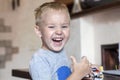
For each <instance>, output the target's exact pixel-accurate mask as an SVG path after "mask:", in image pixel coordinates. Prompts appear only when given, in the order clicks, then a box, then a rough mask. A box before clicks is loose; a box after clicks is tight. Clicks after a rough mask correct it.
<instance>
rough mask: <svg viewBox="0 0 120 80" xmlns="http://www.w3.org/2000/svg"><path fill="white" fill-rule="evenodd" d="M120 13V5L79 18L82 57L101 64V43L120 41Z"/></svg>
mask: <svg viewBox="0 0 120 80" xmlns="http://www.w3.org/2000/svg"><path fill="white" fill-rule="evenodd" d="M119 14H120V8H119V7H118V8H113V9H109V10H104V11H102V12H98V13H95V14H89V15H86V16H82V17H80V18H79V19H80V20H79V24H80V25H79V27H80V35H81V36H80V42H81V43H80V45H81V48H80V49H81V53H80V55H81V57H82V56H84V55H85V56H87V57H88V59H89V60H90V62H92V63H96V64H99V65H101V45H103V44H113V43H118V42H120V37H119V36H120V31H119V30H120V26H119V25H120V16H119ZM76 35H77V34H76Z"/></svg>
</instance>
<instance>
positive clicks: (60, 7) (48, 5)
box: [35, 2, 70, 26]
mask: <svg viewBox="0 0 120 80" xmlns="http://www.w3.org/2000/svg"><path fill="white" fill-rule="evenodd" d="M48 9H53V10H65V11H66V12H67V13H68V16H69V18H70V15H69V11H68V8H67V7H66V5H65V4H63V3H58V2H47V3H44V4H43V5H41V6H39V7H38V8H37V9H35V20H36V22H35V23H36V25H38V26H39V25H40V22H41V19H42V18H41V16H42V14H43V13H44V12H45V11H47V10H48Z"/></svg>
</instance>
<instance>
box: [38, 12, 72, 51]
mask: <svg viewBox="0 0 120 80" xmlns="http://www.w3.org/2000/svg"><path fill="white" fill-rule="evenodd" d="M69 27H70V18H69V16H68V13H67V12H66V11H64V10H57V11H56V10H48V11H46V12H45V13H43V15H42V25H41V26H40V29H39V31H40V33H41V39H42V48H43V49H47V50H52V51H55V52H59V51H61V50H62V49H63V47H64V45H65V44H66V42H67V41H68V39H69V34H70V33H69V31H70V29H69Z"/></svg>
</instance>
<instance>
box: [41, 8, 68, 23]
mask: <svg viewBox="0 0 120 80" xmlns="http://www.w3.org/2000/svg"><path fill="white" fill-rule="evenodd" d="M41 18H42V20H47V19H49V20H50V19H55V20H57V19H59V18H61V19H63V20H65V21H70V17H69V13H68V12H67V11H66V10H54V9H48V10H46V11H44V13H42V15H41Z"/></svg>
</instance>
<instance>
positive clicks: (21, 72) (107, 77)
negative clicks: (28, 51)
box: [12, 69, 120, 80]
mask: <svg viewBox="0 0 120 80" xmlns="http://www.w3.org/2000/svg"><path fill="white" fill-rule="evenodd" d="M116 72H118V71H114V72H113V71H112V72H111V71H109V70H108V71H106V72H105V73H104V77H103V79H100V78H96V79H94V80H120V75H117V74H116ZM119 72H120V71H119ZM119 72H118V74H120V73H119ZM110 73H111V74H110ZM12 76H13V77H18V78H24V79H30V80H32V79H31V77H30V74H29V70H28V69H13V70H12ZM83 80H91V79H83Z"/></svg>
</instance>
